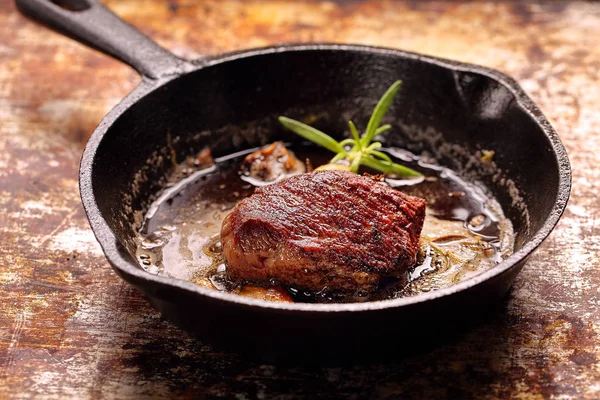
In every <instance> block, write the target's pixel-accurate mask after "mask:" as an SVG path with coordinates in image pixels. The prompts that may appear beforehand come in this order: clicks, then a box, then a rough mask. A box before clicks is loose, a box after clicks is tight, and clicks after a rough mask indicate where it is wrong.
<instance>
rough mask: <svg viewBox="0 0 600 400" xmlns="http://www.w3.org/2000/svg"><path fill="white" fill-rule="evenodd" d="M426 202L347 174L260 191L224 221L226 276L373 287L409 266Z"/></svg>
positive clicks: (307, 177) (314, 176)
mask: <svg viewBox="0 0 600 400" xmlns="http://www.w3.org/2000/svg"><path fill="white" fill-rule="evenodd" d="M424 218H425V200H423V199H421V198H418V197H412V196H408V195H405V194H404V193H401V192H399V191H397V190H395V189H392V188H390V187H388V186H386V185H383V184H381V183H378V182H376V181H375V180H373V179H371V178H367V177H363V176H359V175H356V174H353V173H351V172H347V171H316V172H312V173H308V174H302V175H297V176H293V177H290V178H288V179H285V180H283V181H281V182H279V183H276V184H273V185H270V186H265V187H261V188H258V189H257V190H256V192H255V193H254V194H253V195H252V196H250V197H249V198H247V199H244V200H243V201H241V202H240V204H238V206H237V207H236V208H235V209H234V210H233V211H232V212H231V213H230V214H229V215H228V216H227V217H226V218H225V220H224V221H223V225H222V228H221V242H222V245H223V254H224V256H225V259H226V260H227V263H228V269H227V271H228V275H229V277H230V278H232V279H237V280H243V281H249V282H259V283H260V282H267V281H269V280H275V281H277V282H279V283H281V284H283V285H286V286H292V287H295V288H298V289H305V290H321V289H324V288H325V287H327V288H329V289H332V290H342V291H349V290H357V289H363V290H372V289H374V288H376V287H377V285H378V283H379V279H380V278H381V277H382V276H389V275H392V276H401V275H402V274H403V273H404V272H405V271H406V269H407V268H409V267H410V266H412V265H414V263H415V261H416V255H417V252H418V249H419V235H420V233H421V228H422V227H423V219H424Z"/></svg>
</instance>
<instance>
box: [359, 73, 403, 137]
mask: <svg viewBox="0 0 600 400" xmlns="http://www.w3.org/2000/svg"><path fill="white" fill-rule="evenodd" d="M401 84H402V81H396V82H394V84H393V85H392V86H390V88H389V89H388V90H387V91H386V92H385V94H384V95H383V96H381V99H380V100H379V102H378V103H377V105H376V106H375V109H374V110H373V114H371V119H369V124H368V125H367V130H366V131H365V134H364V135H363V137H362V138H361V143H362V145H363V147H366V146H367V145H368V144H369V143H370V142H371V140H373V138H374V137H375V135H376V134H377V128H379V125H380V124H381V121H382V120H383V117H384V116H385V113H386V112H387V110H388V109H389V108H390V106H391V105H392V102H393V101H394V97H395V96H396V93H397V92H398V90H399V89H400V85H401Z"/></svg>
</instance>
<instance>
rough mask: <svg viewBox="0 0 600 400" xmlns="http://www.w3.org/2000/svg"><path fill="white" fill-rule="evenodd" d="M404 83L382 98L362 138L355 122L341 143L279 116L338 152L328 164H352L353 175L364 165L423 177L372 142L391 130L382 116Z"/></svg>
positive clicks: (285, 122)
mask: <svg viewBox="0 0 600 400" xmlns="http://www.w3.org/2000/svg"><path fill="white" fill-rule="evenodd" d="M401 84H402V81H396V82H394V84H393V85H392V86H390V87H389V89H388V90H387V91H386V92H385V94H384V95H383V96H382V97H381V99H379V102H378V103H377V105H376V106H375V109H374V110H373V114H371V118H370V119H369V123H368V124H367V129H366V130H365V133H364V134H363V135H362V136H359V134H358V130H357V129H356V126H355V125H354V123H353V122H352V121H348V126H349V128H350V134H351V135H352V138H348V139H344V140H342V141H340V142H338V141H337V140H335V139H334V138H332V137H331V136H329V135H328V134H326V133H324V132H321V131H320V130H318V129H315V128H313V127H312V126H309V125H306V124H304V123H302V122H300V121H296V120H294V119H291V118H287V117H279V122H281V124H283V126H285V127H286V128H288V129H289V130H291V131H292V132H295V133H297V134H298V135H300V136H302V137H303V138H305V139H307V140H310V141H311V142H314V143H316V144H318V145H319V146H322V147H324V148H326V149H327V150H329V151H332V152H334V153H336V154H335V156H334V157H333V158H332V159H331V161H330V162H329V163H330V164H336V163H338V162H340V161H342V160H345V161H346V162H348V163H350V171H352V172H354V173H356V172H358V168H359V167H360V166H361V165H364V166H366V167H369V168H372V169H374V170H377V171H380V172H383V173H385V174H394V175H401V176H407V177H417V176H422V174H420V173H419V172H417V171H415V170H413V169H410V168H408V167H405V166H403V165H400V164H396V163H394V162H393V161H392V159H391V158H390V157H389V156H388V155H387V154H385V153H383V152H381V151H379V150H377V149H379V148H380V147H381V146H382V144H381V142H372V140H373V138H375V136H377V135H379V134H381V133H383V132H385V131H387V130H388V129H390V128H391V126H390V125H383V126H380V125H381V122H382V121H383V117H384V116H385V114H386V112H387V111H388V109H389V108H390V106H391V105H392V102H393V101H394V97H395V96H396V93H398V90H399V89H400V85H401Z"/></svg>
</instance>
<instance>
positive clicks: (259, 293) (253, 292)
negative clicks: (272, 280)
mask: <svg viewBox="0 0 600 400" xmlns="http://www.w3.org/2000/svg"><path fill="white" fill-rule="evenodd" d="M237 294H239V295H240V296H246V297H253V298H255V299H261V300H267V301H275V302H278V303H293V302H294V300H293V299H292V296H290V294H289V293H288V292H287V291H286V290H285V289H284V288H283V287H281V286H269V287H262V286H253V285H245V286H244V287H243V288H241V289H240V291H239V292H238V293H237Z"/></svg>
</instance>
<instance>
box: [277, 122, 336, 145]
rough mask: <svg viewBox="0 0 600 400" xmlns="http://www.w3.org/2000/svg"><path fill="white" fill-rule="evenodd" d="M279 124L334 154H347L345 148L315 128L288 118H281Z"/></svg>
mask: <svg viewBox="0 0 600 400" xmlns="http://www.w3.org/2000/svg"><path fill="white" fill-rule="evenodd" d="M279 122H281V124H283V126H285V127H286V128H288V129H289V130H291V131H293V132H295V133H297V134H298V135H300V136H302V137H303V138H304V139H307V140H310V141H311V142H314V143H316V144H318V145H320V146H323V147H325V148H326V149H327V150H330V151H333V152H334V153H341V152H345V150H344V147H343V146H342V145H341V144H339V143H338V142H337V141H336V140H335V139H334V138H332V137H331V136H329V135H328V134H326V133H324V132H321V131H320V130H318V129H315V128H313V127H312V126H309V125H306V124H303V123H302V122H300V121H296V120H294V119H291V118H287V117H279Z"/></svg>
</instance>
